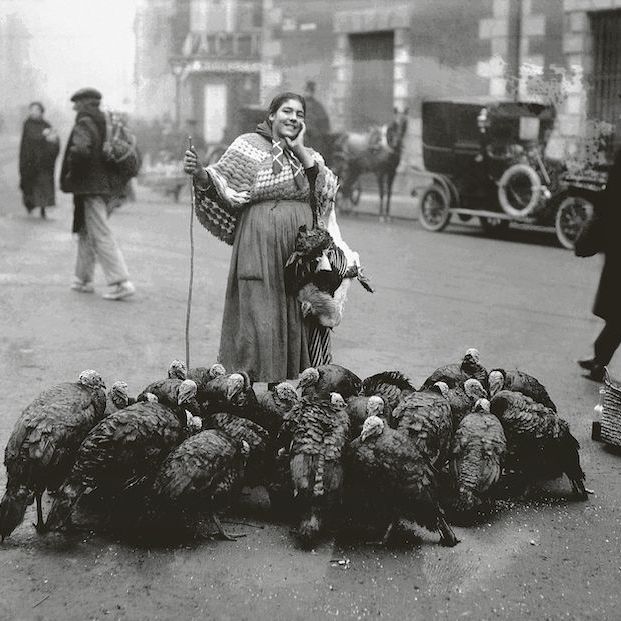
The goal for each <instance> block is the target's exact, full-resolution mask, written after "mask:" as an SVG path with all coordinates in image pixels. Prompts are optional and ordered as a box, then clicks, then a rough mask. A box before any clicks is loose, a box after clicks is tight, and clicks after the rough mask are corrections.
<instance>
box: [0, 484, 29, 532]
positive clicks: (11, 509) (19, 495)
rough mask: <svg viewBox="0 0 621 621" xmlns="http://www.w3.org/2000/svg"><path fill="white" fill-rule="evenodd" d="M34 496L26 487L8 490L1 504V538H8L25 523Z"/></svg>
mask: <svg viewBox="0 0 621 621" xmlns="http://www.w3.org/2000/svg"><path fill="white" fill-rule="evenodd" d="M33 500H34V494H33V493H32V492H31V491H30V490H29V489H27V488H26V487H23V486H20V487H18V488H17V489H15V490H12V489H7V491H6V493H5V494H4V497H3V498H2V502H0V538H1V539H2V541H4V539H5V538H6V537H8V536H9V535H10V534H11V533H12V532H13V531H14V530H15V529H16V528H17V527H18V526H19V525H20V524H21V523H22V522H23V521H24V515H25V514H26V509H27V508H28V505H30V504H32V501H33Z"/></svg>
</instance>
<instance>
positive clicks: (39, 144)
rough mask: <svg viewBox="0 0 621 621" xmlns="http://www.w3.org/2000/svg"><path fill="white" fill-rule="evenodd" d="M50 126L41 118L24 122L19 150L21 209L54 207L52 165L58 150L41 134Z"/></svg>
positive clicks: (58, 147)
mask: <svg viewBox="0 0 621 621" xmlns="http://www.w3.org/2000/svg"><path fill="white" fill-rule="evenodd" d="M50 128H51V126H50V124H49V123H48V122H47V121H44V120H43V119H26V121H25V122H24V130H23V132H22V140H21V144H20V149H19V175H20V184H19V187H20V189H21V190H22V196H23V202H24V207H26V209H27V210H28V211H32V210H33V209H34V208H35V207H51V206H52V205H55V204H56V196H55V192H54V166H55V164H56V158H57V157H58V152H59V150H60V145H59V143H58V140H56V141H49V140H47V139H46V137H45V136H44V135H43V131H44V130H45V129H50Z"/></svg>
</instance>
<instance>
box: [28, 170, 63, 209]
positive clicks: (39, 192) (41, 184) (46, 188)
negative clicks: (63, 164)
mask: <svg viewBox="0 0 621 621" xmlns="http://www.w3.org/2000/svg"><path fill="white" fill-rule="evenodd" d="M24 185H25V187H23V189H22V192H23V200H24V207H26V209H28V211H31V210H32V209H34V208H35V207H52V206H54V205H55V204H56V196H55V192H54V169H53V168H52V169H42V170H39V171H38V172H37V174H36V175H35V176H34V178H33V179H32V180H31V181H30V183H27V184H24Z"/></svg>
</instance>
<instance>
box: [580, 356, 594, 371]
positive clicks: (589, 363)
mask: <svg viewBox="0 0 621 621" xmlns="http://www.w3.org/2000/svg"><path fill="white" fill-rule="evenodd" d="M578 364H579V365H580V366H581V367H582V368H583V369H586V370H587V371H590V370H591V369H592V368H593V367H594V366H595V365H596V364H597V362H596V360H595V358H585V359H584V360H578Z"/></svg>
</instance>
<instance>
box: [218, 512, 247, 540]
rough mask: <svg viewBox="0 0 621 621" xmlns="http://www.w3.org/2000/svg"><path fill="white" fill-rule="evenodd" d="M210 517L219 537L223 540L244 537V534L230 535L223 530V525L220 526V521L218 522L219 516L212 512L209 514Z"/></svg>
mask: <svg viewBox="0 0 621 621" xmlns="http://www.w3.org/2000/svg"><path fill="white" fill-rule="evenodd" d="M211 519H212V520H213V523H214V524H215V525H216V528H217V529H218V536H219V537H220V538H221V539H224V540H225V541H237V539H239V538H240V537H245V536H246V535H245V534H241V535H232V534H229V533H227V532H226V531H225V530H224V526H222V522H220V518H219V517H218V516H217V515H216V514H215V513H213V514H212V515H211Z"/></svg>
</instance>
